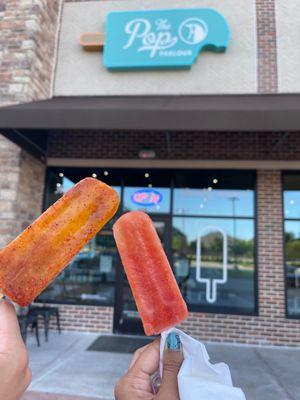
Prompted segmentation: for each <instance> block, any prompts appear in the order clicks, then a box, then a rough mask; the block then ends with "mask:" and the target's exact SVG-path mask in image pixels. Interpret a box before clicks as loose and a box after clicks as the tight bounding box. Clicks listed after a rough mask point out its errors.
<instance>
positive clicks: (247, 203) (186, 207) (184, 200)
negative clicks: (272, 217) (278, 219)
mask: <svg viewBox="0 0 300 400" xmlns="http://www.w3.org/2000/svg"><path fill="white" fill-rule="evenodd" d="M220 207H221V209H220ZM174 214H178V215H211V216H217V215H220V214H222V215H223V216H233V217H234V216H245V217H252V216H253V215H254V192H253V190H226V189H215V188H213V187H211V186H209V187H208V188H205V189H190V188H184V189H175V190H174Z"/></svg>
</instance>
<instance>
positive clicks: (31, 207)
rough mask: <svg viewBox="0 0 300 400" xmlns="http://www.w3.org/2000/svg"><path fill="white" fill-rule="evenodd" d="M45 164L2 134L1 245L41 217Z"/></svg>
mask: <svg viewBox="0 0 300 400" xmlns="http://www.w3.org/2000/svg"><path fill="white" fill-rule="evenodd" d="M44 180H45V166H44V165H43V164H42V163H41V162H40V161H38V160H36V159H35V158H34V157H32V156H30V155H29V154H27V153H26V152H24V151H22V150H21V149H20V148H19V147H18V146H16V145H14V144H12V143H11V142H10V141H9V140H7V139H5V138H4V137H3V136H0V248H1V247H3V246H5V245H6V244H7V243H8V242H10V241H11V240H12V239H14V238H15V236H16V235H18V234H19V233H20V232H21V231H22V230H23V229H24V228H25V227H26V226H27V225H29V224H30V222H32V221H33V220H34V219H35V218H37V217H38V215H39V214H40V211H41V206H42V197H43V189H44Z"/></svg>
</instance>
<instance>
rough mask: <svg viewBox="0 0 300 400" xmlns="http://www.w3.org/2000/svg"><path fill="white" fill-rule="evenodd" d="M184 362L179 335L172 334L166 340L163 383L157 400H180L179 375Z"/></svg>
mask: <svg viewBox="0 0 300 400" xmlns="http://www.w3.org/2000/svg"><path fill="white" fill-rule="evenodd" d="M182 362H183V352H182V344H181V341H180V338H179V335H178V334H177V333H175V332H171V333H169V334H168V337H167V340H166V347H165V350H164V360H163V373H162V381H161V385H160V389H159V392H158V395H157V397H156V398H157V400H179V393H178V381H177V375H178V372H179V370H180V367H181V364H182Z"/></svg>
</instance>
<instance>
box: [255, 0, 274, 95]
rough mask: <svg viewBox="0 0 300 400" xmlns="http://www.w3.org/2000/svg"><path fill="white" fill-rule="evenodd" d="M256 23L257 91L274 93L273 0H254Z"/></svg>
mask: <svg viewBox="0 0 300 400" xmlns="http://www.w3.org/2000/svg"><path fill="white" fill-rule="evenodd" d="M256 24H257V79H258V82H257V91H258V93H276V92H277V91H278V77H277V43H276V19H275V0H256Z"/></svg>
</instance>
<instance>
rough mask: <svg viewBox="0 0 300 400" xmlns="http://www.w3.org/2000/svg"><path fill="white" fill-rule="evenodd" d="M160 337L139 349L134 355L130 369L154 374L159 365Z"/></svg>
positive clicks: (135, 372)
mask: <svg viewBox="0 0 300 400" xmlns="http://www.w3.org/2000/svg"><path fill="white" fill-rule="evenodd" d="M159 346H160V338H157V339H155V340H154V341H153V342H152V343H150V344H148V345H147V346H144V347H142V348H141V349H139V350H137V351H136V352H135V354H134V356H133V359H132V362H131V366H130V371H132V372H133V373H134V374H137V373H139V372H141V373H143V374H147V375H151V374H153V373H154V372H155V371H156V370H157V369H158V366H159Z"/></svg>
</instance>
